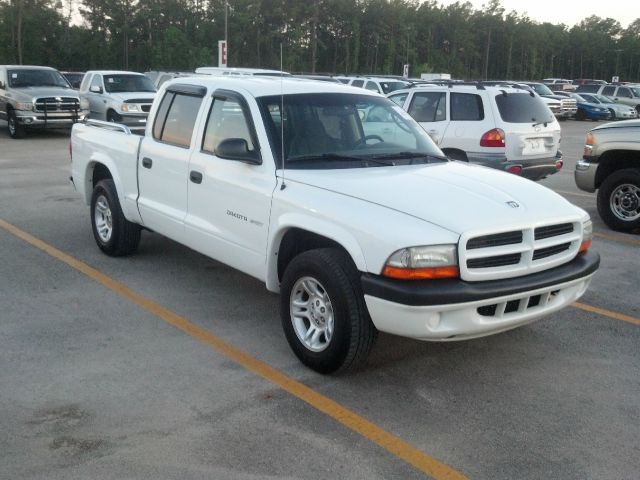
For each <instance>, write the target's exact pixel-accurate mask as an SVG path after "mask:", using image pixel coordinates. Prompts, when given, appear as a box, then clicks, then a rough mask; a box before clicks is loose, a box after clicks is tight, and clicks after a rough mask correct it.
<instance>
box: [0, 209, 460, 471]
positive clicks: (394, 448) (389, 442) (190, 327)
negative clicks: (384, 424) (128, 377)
mask: <svg viewBox="0 0 640 480" xmlns="http://www.w3.org/2000/svg"><path fill="white" fill-rule="evenodd" d="M0 227H2V228H4V229H5V230H6V231H8V232H9V233H11V234H13V235H15V236H16V237H18V238H20V239H22V240H24V241H25V242H27V243H28V244H30V245H32V246H34V247H36V248H38V249H40V250H42V251H43V252H45V253H47V254H49V255H51V256H52V257H54V258H56V259H58V260H60V261H61V262H64V263H66V264H67V265H69V266H70V267H72V268H74V269H76V270H78V271H79V272H82V273H84V274H85V275H87V276H88V277H90V278H91V279H93V280H95V281H96V282H98V283H99V284H101V285H103V286H105V287H106V288H108V289H110V290H112V291H113V292H115V293H117V294H118V295H120V296H122V297H124V298H126V299H127V300H129V301H131V302H132V303H134V304H136V305H138V306H139V307H141V308H143V309H145V310H147V311H148V312H150V313H152V314H153V315H155V316H157V317H159V318H161V319H162V320H164V321H165V322H166V323H168V324H170V325H173V326H174V327H176V328H177V329H179V330H181V331H183V332H184V333H186V334H187V335H190V336H191V337H193V338H195V339H196V340H199V341H200V342H202V343H204V344H205V345H208V346H209V347H211V348H213V349H214V350H216V351H217V352H219V353H221V354H222V355H224V356H226V357H227V358H229V359H231V360H232V361H234V362H236V363H238V364H240V365H242V366H243V367H244V368H246V369H247V370H249V371H251V372H253V373H255V374H256V375H258V376H260V377H262V378H264V379H265V380H267V381H269V382H271V383H273V384H275V385H278V386H279V387H280V388H282V389H283V390H285V391H286V392H288V393H290V394H291V395H293V396H295V397H297V398H299V399H300V400H303V401H304V402H306V403H307V404H309V405H310V406H312V407H313V408H315V409H317V410H319V411H321V412H322V413H324V414H326V415H328V416H329V417H331V418H333V419H334V420H336V421H337V422H339V423H341V424H342V425H344V426H345V427H347V428H349V429H351V430H353V431H354V432H356V433H358V434H360V435H362V436H363V437H365V438H367V439H368V440H370V441H371V442H373V443H375V444H376V445H378V446H380V447H382V448H384V449H385V450H387V451H388V452H390V453H392V454H393V455H395V456H396V457H398V458H400V459H402V460H404V461H405V462H407V463H408V464H410V465H412V466H413V467H415V468H416V469H418V470H419V471H421V472H423V473H425V474H427V475H429V476H430V477H432V478H434V479H435V480H440V479H442V480H463V479H467V477H466V476H465V475H463V474H462V473H460V472H457V471H456V470H454V469H452V468H451V467H449V466H447V465H445V464H444V463H441V462H439V461H438V460H436V459H435V458H433V457H431V456H429V455H427V454H426V453H424V452H422V451H420V450H418V449H417V448H415V447H413V446H411V445H410V444H409V443H407V442H405V441H404V440H402V439H400V438H398V437H396V436H395V435H392V434H391V433H389V432H387V431H385V430H383V429H382V428H380V427H378V426H377V425H375V424H373V423H371V422H370V421H368V420H366V419H365V418H363V417H361V416H360V415H358V414H356V413H354V412H352V411H351V410H349V409H347V408H345V407H343V406H342V405H340V404H339V403H337V402H335V401H333V400H331V399H330V398H328V397H325V396H324V395H322V394H321V393H318V392H316V391H315V390H313V389H311V388H309V387H307V386H306V385H304V384H302V383H300V382H298V381H296V380H294V379H292V378H291V377H288V376H286V375H285V374H283V373H282V372H280V371H278V370H276V369H275V368H273V367H270V366H269V365H267V364H266V363H264V362H261V361H260V360H258V359H256V358H254V357H252V356H250V355H248V354H246V353H244V352H242V351H241V350H239V349H237V348H236V347H234V346H233V345H231V344H229V343H226V342H225V341H223V340H222V339H220V338H219V337H217V336H215V335H213V334H211V333H209V332H208V331H206V330H204V329H203V328H200V327H198V326H197V325H195V324H193V323H191V322H189V321H187V320H186V319H184V318H183V317H181V316H179V315H177V314H175V313H173V312H171V311H170V310H167V309H166V308H164V307H162V306H160V305H158V304H156V303H154V302H152V301H151V300H149V299H147V298H145V297H143V296H141V295H139V294H137V293H136V292H134V291H133V290H131V289H129V288H128V287H126V286H125V285H124V284H122V283H120V282H118V281H116V280H114V279H112V278H111V277H108V276H107V275H105V274H103V273H101V272H100V271H98V270H96V269H95V268H92V267H90V266H89V265H87V264H86V263H83V262H81V261H79V260H77V259H75V258H74V257H72V256H70V255H67V254H66V253H64V252H62V251H60V250H58V249H57V248H55V247H52V246H51V245H48V244H47V243H45V242H43V241H42V240H39V239H38V238H36V237H34V236H32V235H30V234H28V233H26V232H24V231H22V230H20V229H19V228H17V227H15V226H13V225H11V224H10V223H8V222H6V221H4V220H2V219H0Z"/></svg>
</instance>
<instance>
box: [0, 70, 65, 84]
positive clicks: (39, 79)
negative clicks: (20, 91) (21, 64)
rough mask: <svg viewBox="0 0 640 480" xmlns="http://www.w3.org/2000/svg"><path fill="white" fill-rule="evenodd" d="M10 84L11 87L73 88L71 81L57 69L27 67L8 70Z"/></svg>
mask: <svg viewBox="0 0 640 480" xmlns="http://www.w3.org/2000/svg"><path fill="white" fill-rule="evenodd" d="M7 76H8V77H9V86H10V87H11V88H25V87H60V88H69V89H70V88H71V85H69V82H67V80H66V79H65V78H64V77H63V76H62V74H61V73H60V72H58V71H56V70H48V69H44V68H43V69H26V68H20V69H16V70H8V71H7Z"/></svg>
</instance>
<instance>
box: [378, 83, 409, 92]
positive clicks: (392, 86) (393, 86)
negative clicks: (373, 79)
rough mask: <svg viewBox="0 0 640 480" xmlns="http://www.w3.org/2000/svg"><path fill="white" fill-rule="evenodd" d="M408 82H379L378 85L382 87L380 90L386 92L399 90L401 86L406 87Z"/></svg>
mask: <svg viewBox="0 0 640 480" xmlns="http://www.w3.org/2000/svg"><path fill="white" fill-rule="evenodd" d="M408 85H409V82H401V81H398V82H380V87H382V91H383V92H384V93H385V94H387V93H391V92H395V91H396V90H401V89H403V88H407V86H408Z"/></svg>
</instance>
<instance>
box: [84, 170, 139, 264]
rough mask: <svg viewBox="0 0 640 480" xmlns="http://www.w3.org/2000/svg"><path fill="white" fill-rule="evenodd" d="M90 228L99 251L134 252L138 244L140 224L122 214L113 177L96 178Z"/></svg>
mask: <svg viewBox="0 0 640 480" xmlns="http://www.w3.org/2000/svg"><path fill="white" fill-rule="evenodd" d="M91 227H92V230H93V237H94V238H95V240H96V243H97V244H98V247H99V248H100V250H102V251H103V252H104V253H106V254H107V255H110V256H112V257H120V256H124V255H128V254H130V253H133V252H135V251H136V249H137V248H138V244H139V243H140V230H141V229H140V226H139V225H137V224H135V223H132V222H130V221H128V220H127V219H126V218H125V216H124V214H123V213H122V208H121V207H120V201H119V200H118V193H117V191H116V187H115V184H114V183H113V180H111V179H106V180H101V181H99V182H98V183H97V184H96V186H95V187H94V189H93V194H92V195H91Z"/></svg>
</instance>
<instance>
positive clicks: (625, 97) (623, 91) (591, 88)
mask: <svg viewBox="0 0 640 480" xmlns="http://www.w3.org/2000/svg"><path fill="white" fill-rule="evenodd" d="M596 87H597V88H596ZM583 92H584V93H597V94H599V95H604V96H605V97H609V98H610V99H611V100H613V101H614V102H616V103H621V104H623V105H628V106H630V107H633V108H634V109H635V110H636V112H638V115H639V116H640V85H633V84H630V85H580V86H579V87H578V89H577V90H576V93H583Z"/></svg>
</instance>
